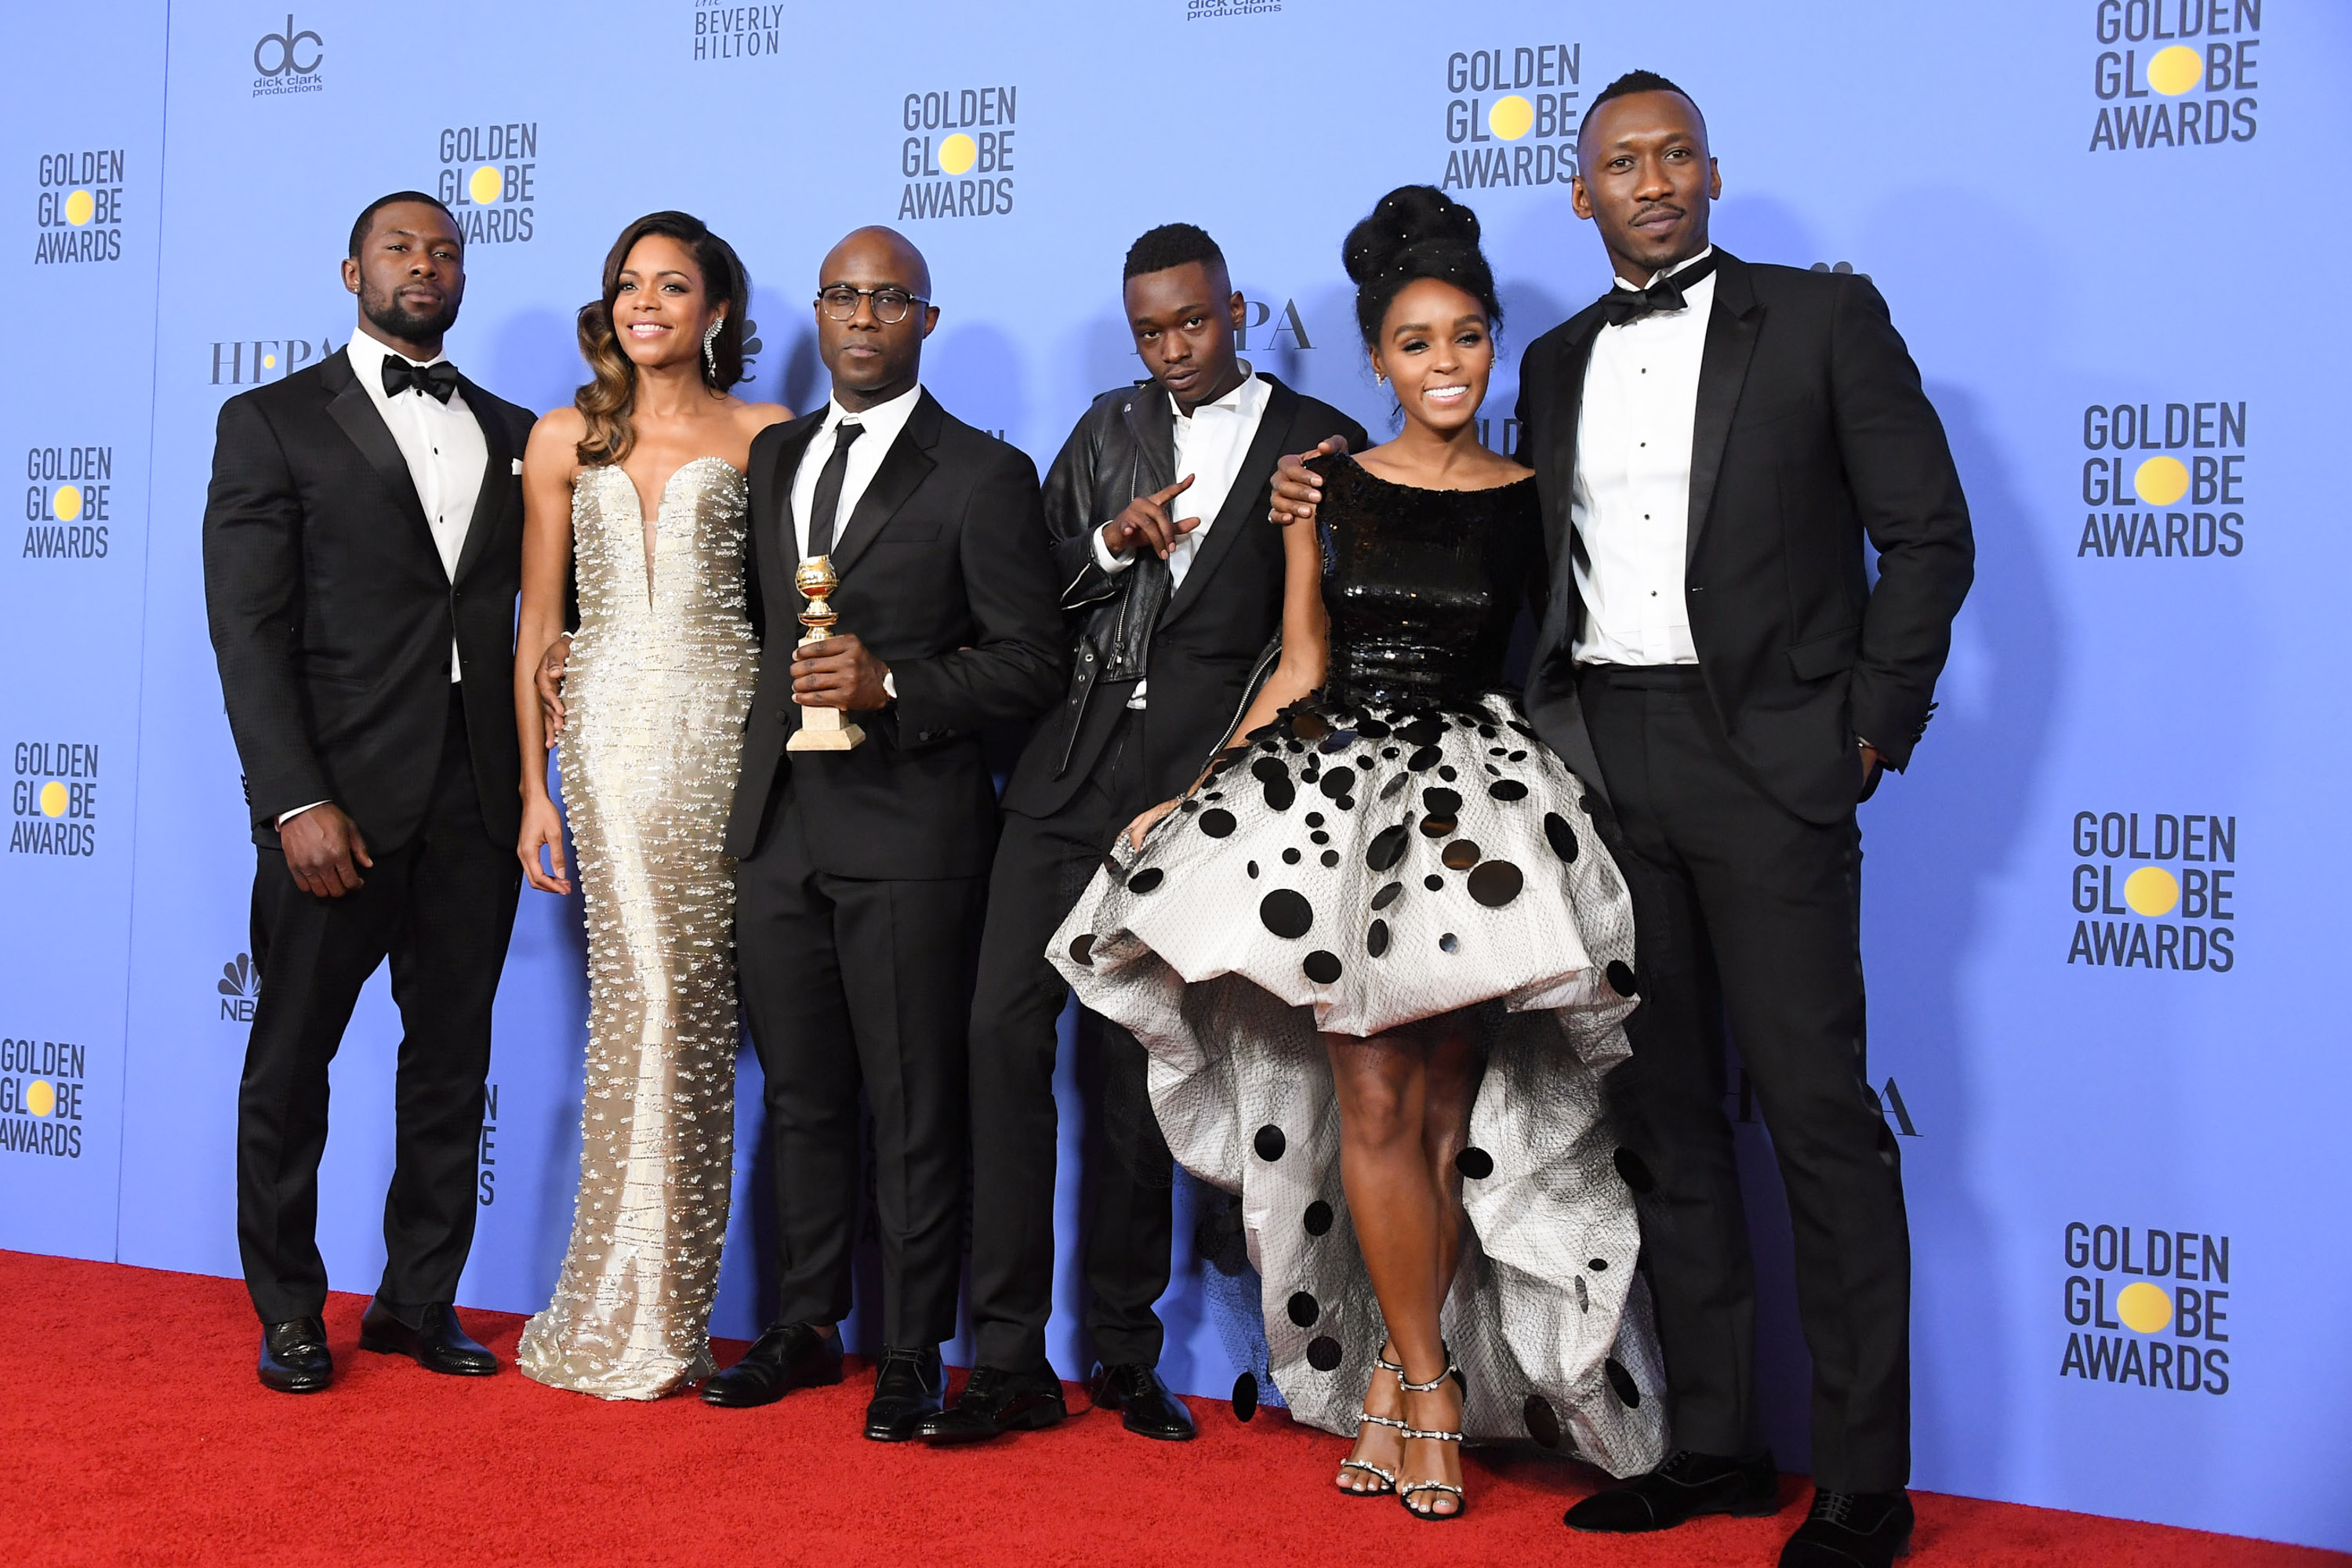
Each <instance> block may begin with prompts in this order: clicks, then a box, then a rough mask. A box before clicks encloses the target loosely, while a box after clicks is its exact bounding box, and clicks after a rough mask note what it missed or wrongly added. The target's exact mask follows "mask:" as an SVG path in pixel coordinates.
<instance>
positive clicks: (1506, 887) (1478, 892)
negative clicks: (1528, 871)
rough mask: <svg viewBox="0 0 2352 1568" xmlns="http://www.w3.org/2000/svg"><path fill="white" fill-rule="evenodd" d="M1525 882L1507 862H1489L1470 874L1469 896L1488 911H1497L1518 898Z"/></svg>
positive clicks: (1517, 870)
mask: <svg viewBox="0 0 2352 1568" xmlns="http://www.w3.org/2000/svg"><path fill="white" fill-rule="evenodd" d="M1526 880H1527V879H1525V878H1524V877H1522V876H1520V874H1519V868H1517V866H1514V865H1512V864H1511V863H1510V862H1509V861H1508V860H1489V861H1487V862H1486V863H1485V864H1484V865H1482V866H1480V867H1479V868H1477V869H1476V870H1475V871H1473V872H1471V873H1470V896H1471V897H1472V898H1474V899H1475V900H1478V901H1479V902H1480V903H1482V904H1484V905H1486V907H1487V908H1488V909H1490V910H1499V909H1501V908H1502V907H1503V906H1504V905H1505V904H1507V903H1509V902H1510V901H1511V900H1513V899H1516V898H1517V897H1518V896H1519V889H1520V888H1521V887H1522V886H1524V885H1525V883H1526Z"/></svg>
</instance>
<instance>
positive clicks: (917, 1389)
mask: <svg viewBox="0 0 2352 1568" xmlns="http://www.w3.org/2000/svg"><path fill="white" fill-rule="evenodd" d="M946 1392H947V1374H946V1373H945V1372H944V1371H942V1370H941V1368H940V1352H939V1348H938V1347H937V1346H931V1347H929V1348H927V1349H923V1350H908V1349H905V1348H903V1347H898V1346H893V1347H890V1348H888V1349H886V1350H884V1351H883V1352H882V1370H881V1371H880V1372H878V1373H876V1374H875V1377H874V1397H873V1398H872V1399H871V1400H870V1401H868V1402H867V1404H866V1436H868V1437H871V1438H873V1439H874V1441H876V1442H877V1443H903V1442H905V1441H906V1440H907V1439H908V1438H909V1437H912V1436H915V1433H916V1430H917V1428H919V1426H921V1425H922V1423H923V1417H924V1416H926V1415H938V1414H939V1410H940V1396H941V1395H942V1394H945V1393H946Z"/></svg>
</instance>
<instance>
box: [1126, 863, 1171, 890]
mask: <svg viewBox="0 0 2352 1568" xmlns="http://www.w3.org/2000/svg"><path fill="white" fill-rule="evenodd" d="M1167 879H1168V873H1167V872H1165V871H1163V870H1161V869H1160V868H1159V867H1157V866H1146V867H1145V868H1143V869H1142V870H1140V871H1138V872H1137V873H1136V874H1135V875H1134V876H1132V877H1129V879H1127V890H1128V891H1129V892H1130V893H1148V892H1150V891H1151V889H1154V888H1156V887H1158V886H1160V883H1162V882H1164V881H1166V880H1167Z"/></svg>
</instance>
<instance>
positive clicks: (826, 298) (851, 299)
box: [816, 283, 930, 327]
mask: <svg viewBox="0 0 2352 1568" xmlns="http://www.w3.org/2000/svg"><path fill="white" fill-rule="evenodd" d="M861 299H866V300H873V301H874V319H875V320H876V321H879V322H881V323H882V324H883V325H884V326H886V327H895V326H897V325H898V323H899V322H900V321H905V320H906V319H907V312H908V311H909V310H913V309H914V308H915V307H916V306H918V305H928V304H929V303H930V301H929V300H926V299H924V298H923V297H922V296H921V295H919V294H909V293H908V292H907V291H906V290H905V289H890V288H882V289H852V288H851V287H850V286H849V285H848V284H846V283H835V284H834V285H833V286H832V287H831V288H827V289H818V290H817V296H816V302H817V304H818V305H819V306H820V307H821V308H823V310H824V313H825V316H826V318H827V319H828V320H831V321H854V320H855V319H856V315H857V301H858V300H861Z"/></svg>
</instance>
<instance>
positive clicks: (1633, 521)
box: [1569, 247, 1715, 664]
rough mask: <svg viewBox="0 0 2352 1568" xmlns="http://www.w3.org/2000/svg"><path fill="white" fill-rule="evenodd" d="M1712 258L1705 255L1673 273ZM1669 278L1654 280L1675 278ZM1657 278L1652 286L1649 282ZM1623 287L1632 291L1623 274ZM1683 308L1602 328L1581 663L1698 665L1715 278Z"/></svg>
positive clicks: (1580, 443)
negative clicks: (1695, 488) (1694, 502)
mask: <svg viewBox="0 0 2352 1568" xmlns="http://www.w3.org/2000/svg"><path fill="white" fill-rule="evenodd" d="M1713 253H1714V251H1713V247H1708V248H1707V249H1706V250H1702V251H1700V252H1699V253H1698V255H1696V256H1694V257H1692V258H1690V260H1689V261H1686V262H1684V263H1682V266H1681V267H1676V268H1674V269H1673V271H1677V272H1678V271H1680V270H1682V268H1683V267H1689V266H1692V265H1694V264H1696V263H1697V262H1698V261H1701V260H1703V259H1705V258H1706V257H1708V256H1710V255H1712V254H1713ZM1671 275H1672V273H1671V272H1662V273H1660V274H1658V277H1669V276H1671ZM1651 281H1653V282H1654V281H1656V279H1651ZM1617 287H1618V288H1620V289H1631V288H1633V285H1632V284H1630V283H1628V282H1626V281H1625V280H1624V279H1622V278H1621V279H1618V280H1617ZM1683 298H1684V300H1685V304H1684V308H1683V309H1682V310H1673V311H1664V310H1661V311H1658V312H1656V313H1654V314H1653V315H1648V316H1643V317H1642V318H1640V319H1639V320H1637V321H1628V322H1626V323H1625V324H1624V325H1623V326H1604V327H1602V328H1601V331H1600V333H1599V334H1598V335H1597V336H1596V337H1594V339H1593V340H1592V357H1591V362H1590V363H1589V364H1588V365H1587V366H1586V369H1585V372H1584V400H1583V405H1582V406H1581V408H1580V411H1579V413H1578V415H1577V425H1576V477H1575V482H1574V485H1573V487H1572V489H1570V500H1569V507H1570V510H1569V518H1570V522H1571V523H1572V524H1573V525H1574V527H1575V529H1576V531H1577V535H1578V537H1579V538H1580V539H1581V540H1582V541H1583V542H1584V551H1583V554H1582V557H1581V558H1580V559H1579V560H1578V561H1577V563H1576V585H1577V588H1578V591H1579V592H1580V593H1581V594H1582V595H1584V628H1583V630H1582V632H1581V633H1580V635H1579V637H1577V641H1576V650H1575V656H1576V658H1577V659H1578V661H1579V662H1581V663H1601V664H1696V663H1697V662H1698V649H1697V647H1696V646H1695V645H1694V644H1693V643H1692V641H1691V629H1690V607H1689V605H1688V604H1687V602H1686V601H1685V597H1684V594H1683V560H1684V555H1685V551H1686V549H1687V546H1688V542H1689V537H1690V470H1691V439H1692V426H1693V424H1694V422H1695V420H1696V415H1697V411H1698V372H1699V361H1700V358H1701V356H1702V355H1703V354H1704V353H1705V352H1706V323H1707V317H1708V315H1709V313H1710V312H1711V311H1712V310H1713V309H1714V307H1715V274H1713V273H1711V272H1710V273H1709V274H1707V276H1706V277H1705V278H1702V279H1699V280H1698V281H1697V282H1696V283H1694V284H1692V285H1691V286H1690V288H1689V289H1686V290H1685V291H1684V295H1683Z"/></svg>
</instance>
